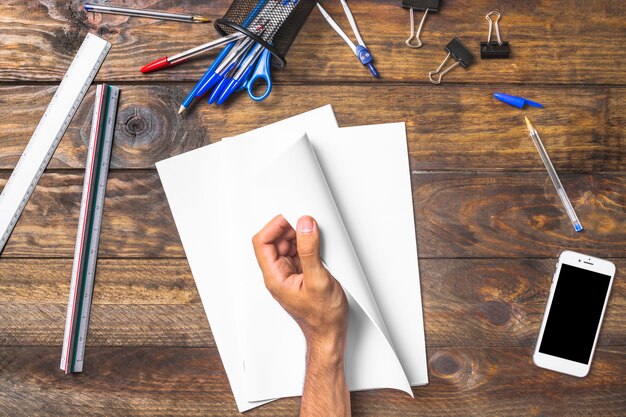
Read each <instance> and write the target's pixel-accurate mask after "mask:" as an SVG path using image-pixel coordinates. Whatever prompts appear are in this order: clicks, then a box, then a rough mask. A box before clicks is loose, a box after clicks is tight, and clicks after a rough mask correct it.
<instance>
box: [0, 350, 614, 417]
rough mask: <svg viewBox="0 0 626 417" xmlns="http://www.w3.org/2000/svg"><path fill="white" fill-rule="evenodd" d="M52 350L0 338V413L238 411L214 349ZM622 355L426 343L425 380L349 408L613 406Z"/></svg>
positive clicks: (357, 399)
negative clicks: (546, 354)
mask: <svg viewBox="0 0 626 417" xmlns="http://www.w3.org/2000/svg"><path fill="white" fill-rule="evenodd" d="M59 351H60V348H59V349H57V348H41V347H33V348H0V363H1V364H2V368H3V370H4V372H2V373H0V404H3V406H4V407H3V410H4V411H6V413H7V414H10V415H12V416H21V415H42V414H46V415H76V414H82V413H84V411H85V410H89V414H90V415H107V416H110V415H124V416H129V415H130V416H134V415H150V416H152V415H158V416H160V415H168V416H196V415H197V416H200V415H202V416H231V415H232V416H235V415H239V414H238V413H237V410H236V408H235V404H234V400H233V398H232V394H231V393H230V389H229V387H228V383H227V380H226V376H225V374H224V371H223V369H222V365H221V362H220V360H219V356H218V354H217V351H216V350H215V349H212V348H203V349H179V348H91V349H88V350H87V354H88V355H89V358H90V363H89V364H88V365H86V367H85V371H84V372H83V373H82V374H76V375H70V376H65V375H63V373H62V372H61V371H60V370H59V369H58V356H59ZM625 355H626V352H624V350H623V349H612V348H601V349H599V350H598V351H597V354H596V358H595V362H594V364H593V366H592V368H591V373H590V375H589V376H588V377H587V378H582V379H580V378H573V377H564V376H562V375H559V374H557V373H554V372H549V371H545V370H542V369H540V368H537V367H536V366H534V365H532V363H531V357H532V349H531V348H507V349H502V348H433V349H429V370H430V372H429V374H430V375H429V376H430V383H429V384H428V385H427V386H425V387H416V388H414V389H413V392H414V395H415V398H414V399H413V398H411V397H409V396H408V395H406V394H404V393H400V392H397V391H391V390H377V391H368V392H360V393H352V404H353V416H355V417H358V416H390V417H399V416H422V417H423V416H438V417H442V416H457V415H461V414H462V415H464V416H550V415H558V416H588V415H601V416H621V415H623V413H624V412H625V411H626V398H625V397H624V395H623V392H624V388H625V386H624V379H623V374H624V372H626V360H625V359H626V358H625ZM545 387H551V389H549V390H548V389H546V388H545ZM25 399H27V401H24V400H25ZM298 405H299V399H298V398H290V399H283V400H279V401H276V402H274V403H271V404H269V405H266V406H263V407H261V408H258V409H256V410H252V411H250V412H248V413H246V415H249V416H275V415H280V416H286V415H287V416H296V415H297V409H298Z"/></svg>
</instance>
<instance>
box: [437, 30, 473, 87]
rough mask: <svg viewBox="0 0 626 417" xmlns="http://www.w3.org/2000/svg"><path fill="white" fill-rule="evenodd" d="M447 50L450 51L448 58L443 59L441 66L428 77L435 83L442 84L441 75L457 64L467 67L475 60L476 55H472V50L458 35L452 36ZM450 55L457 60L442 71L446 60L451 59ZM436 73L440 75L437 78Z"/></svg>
mask: <svg viewBox="0 0 626 417" xmlns="http://www.w3.org/2000/svg"><path fill="white" fill-rule="evenodd" d="M446 51H448V55H447V56H446V59H444V60H443V62H442V63H441V65H439V68H437V69H436V70H434V71H431V72H429V73H428V78H429V79H430V82H431V83H433V84H441V77H443V76H444V75H446V74H447V73H448V72H450V71H451V70H452V69H453V68H454V67H456V66H457V65H461V66H462V67H463V68H465V67H468V66H469V65H471V63H472V62H474V55H472V53H471V52H470V50H469V49H467V48H466V47H465V45H463V43H462V42H461V41H460V40H459V38H457V37H456V36H455V37H454V38H452V40H451V41H450V43H449V44H447V45H446ZM450 56H452V57H453V58H454V59H456V62H455V63H454V64H452V65H450V66H449V67H448V68H446V69H445V70H443V71H441V69H442V68H443V66H444V65H446V62H448V59H450ZM434 74H439V77H438V78H437V79H436V80H433V75H434Z"/></svg>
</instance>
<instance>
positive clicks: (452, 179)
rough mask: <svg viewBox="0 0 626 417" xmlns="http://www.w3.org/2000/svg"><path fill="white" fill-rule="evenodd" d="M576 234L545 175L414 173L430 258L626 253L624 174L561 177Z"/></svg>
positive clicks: (419, 226)
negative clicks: (577, 228)
mask: <svg viewBox="0 0 626 417" xmlns="http://www.w3.org/2000/svg"><path fill="white" fill-rule="evenodd" d="M561 181H562V183H563V186H564V187H565V189H566V190H567V193H568V195H569V198H570V200H571V201H572V204H573V206H574V208H575V210H576V212H577V214H578V216H579V218H580V220H581V223H582V224H583V227H584V228H585V230H584V231H583V232H580V233H577V232H575V231H574V228H573V226H572V224H571V222H570V220H569V218H568V217H567V215H566V213H565V210H564V208H563V205H562V203H561V201H560V199H559V197H558V195H557V194H556V191H555V190H554V186H553V184H552V182H551V181H550V179H549V177H548V175H547V174H545V173H541V174H540V173H536V174H531V173H528V174H521V173H520V174H508V173H494V174H472V173H446V174H435V173H432V174H422V175H413V186H414V191H413V205H414V207H415V218H416V231H417V242H418V251H419V254H420V256H421V257H426V258H440V257H444V258H448V257H451V258H454V257H538V258H542V257H546V256H548V257H553V258H556V257H557V256H558V254H559V253H560V252H561V251H563V250H565V249H571V250H577V251H579V252H583V253H589V254H595V255H596V256H599V257H610V256H616V257H623V256H624V255H626V249H625V248H626V227H625V226H626V215H625V214H626V200H625V199H624V184H626V178H625V177H624V176H623V175H619V174H618V175H602V174H601V175H561Z"/></svg>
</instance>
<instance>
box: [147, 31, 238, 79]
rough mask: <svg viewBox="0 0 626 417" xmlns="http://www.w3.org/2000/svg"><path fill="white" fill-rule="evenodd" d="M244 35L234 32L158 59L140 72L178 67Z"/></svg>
mask: <svg viewBox="0 0 626 417" xmlns="http://www.w3.org/2000/svg"><path fill="white" fill-rule="evenodd" d="M244 36H246V35H244V34H243V33H241V32H235V33H232V34H230V35H228V36H224V37H223V38H219V39H215V40H213V41H211V42H207V43H205V44H202V45H199V46H196V47H195V48H191V49H188V50H186V51H184V52H181V53H179V54H176V55H174V56H172V57H167V56H166V57H163V58H161V59H158V60H156V61H154V62H151V63H149V64H148V65H145V66H143V67H142V68H141V69H140V71H141V72H142V73H144V74H146V73H148V72H152V71H158V70H160V69H163V68H170V67H173V66H174V65H178V64H180V63H182V62H185V61H186V60H188V59H189V58H191V57H192V56H196V55H199V54H201V53H203V52H206V51H209V50H211V49H213V48H217V47H220V46H222V45H225V44H227V43H230V42H232V41H234V40H237V39H241V38H243V37H244Z"/></svg>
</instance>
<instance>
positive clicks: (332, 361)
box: [306, 335, 346, 368]
mask: <svg viewBox="0 0 626 417" xmlns="http://www.w3.org/2000/svg"><path fill="white" fill-rule="evenodd" d="M306 350H307V361H309V362H310V361H313V362H315V363H317V364H319V365H323V366H325V367H329V368H343V364H344V353H345V350H346V341H345V335H326V336H321V335H308V336H307V337H306Z"/></svg>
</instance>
